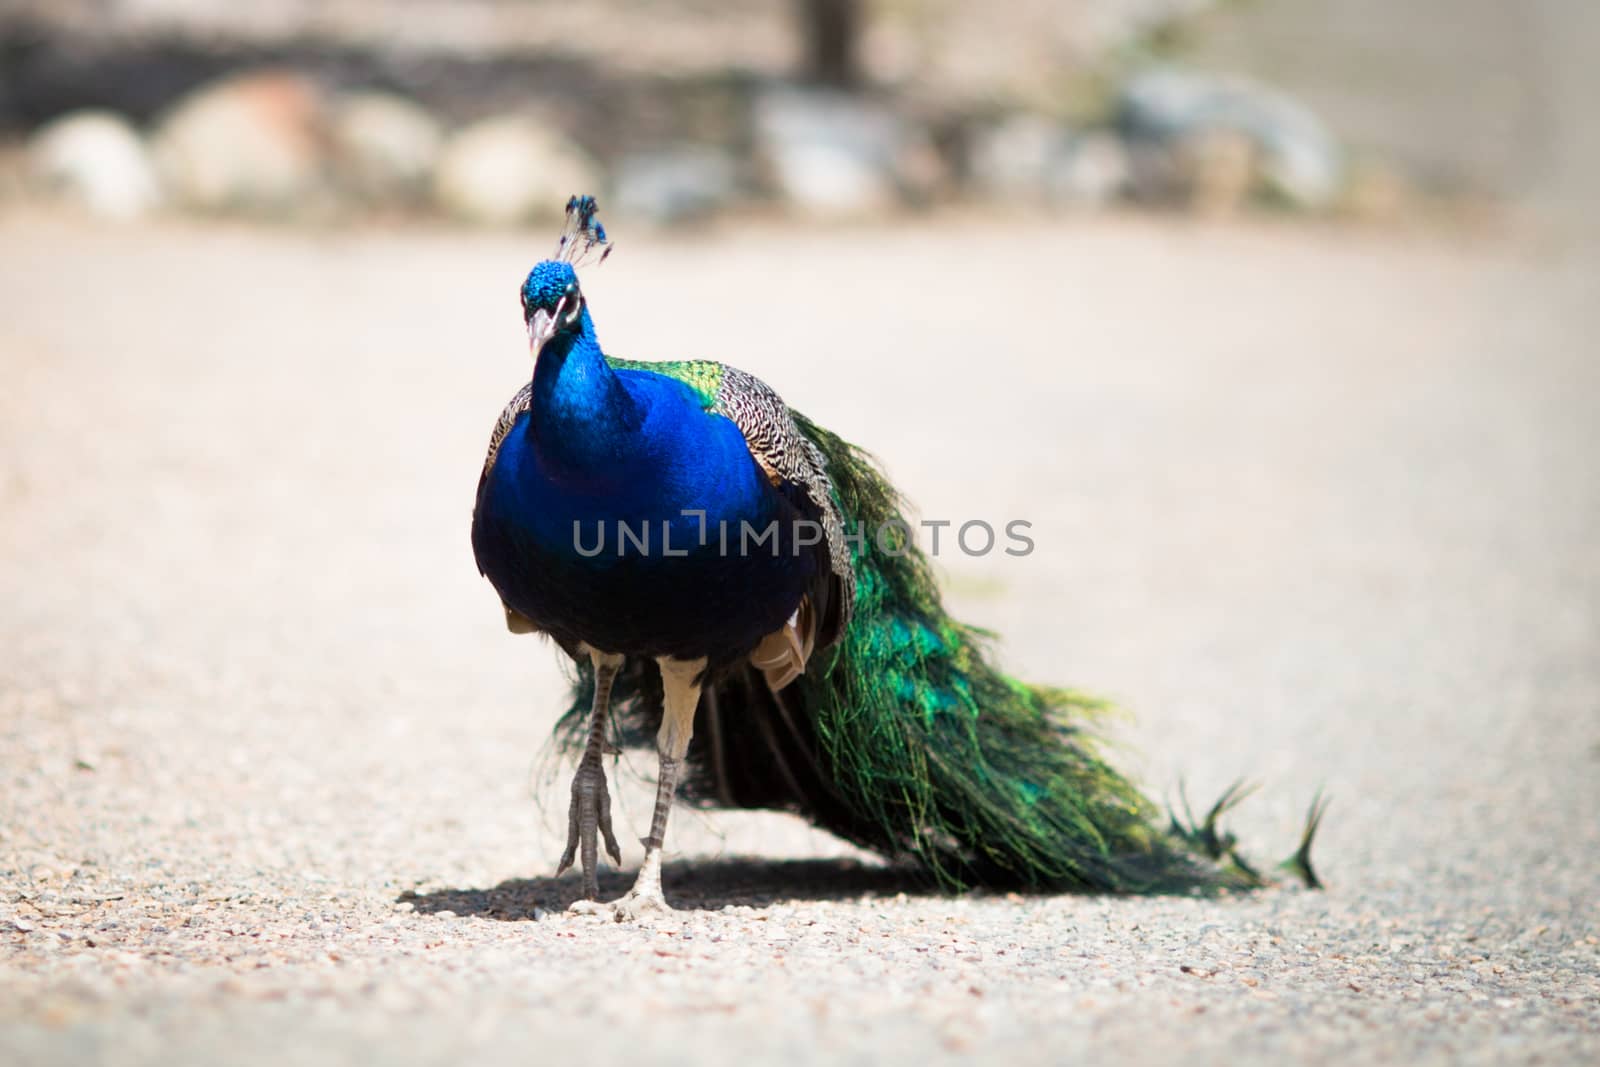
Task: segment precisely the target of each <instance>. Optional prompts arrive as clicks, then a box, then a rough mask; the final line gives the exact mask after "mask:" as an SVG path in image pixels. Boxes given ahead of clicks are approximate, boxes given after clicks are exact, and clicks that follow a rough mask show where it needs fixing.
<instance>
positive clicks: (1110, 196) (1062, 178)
mask: <svg viewBox="0 0 1600 1067" xmlns="http://www.w3.org/2000/svg"><path fill="white" fill-rule="evenodd" d="M968 168H969V171H970V176H971V179H972V182H973V184H974V186H975V187H976V189H977V190H978V191H979V192H981V193H982V194H984V195H986V196H989V197H992V198H996V199H1001V200H1021V201H1026V202H1030V203H1043V204H1051V205H1056V206H1074V207H1100V206H1104V205H1105V204H1107V203H1109V202H1110V201H1112V200H1115V199H1116V198H1117V197H1118V196H1121V195H1122V193H1123V192H1124V191H1125V190H1126V189H1127V186H1128V156H1127V152H1126V151H1125V150H1124V149H1123V147H1122V142H1121V140H1120V139H1118V138H1117V137H1116V136H1115V135H1113V134H1110V133H1104V132H1098V131H1095V132H1081V133H1079V132H1074V131H1073V130H1071V129H1070V128H1068V127H1066V126H1063V125H1062V124H1060V123H1058V122H1055V121H1052V120H1050V119H1047V118H1042V117H1040V116H1036V115H1018V116H1013V117H1011V118H1008V119H1005V120H1003V121H1001V122H999V123H997V124H995V125H994V126H991V127H989V128H988V129H987V130H985V131H983V133H981V134H980V135H979V136H978V137H977V138H975V139H974V141H973V143H972V147H971V152H970V154H969V157H968Z"/></svg>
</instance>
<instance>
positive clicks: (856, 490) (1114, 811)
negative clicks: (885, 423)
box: [557, 413, 1326, 893]
mask: <svg viewBox="0 0 1600 1067" xmlns="http://www.w3.org/2000/svg"><path fill="white" fill-rule="evenodd" d="M794 417H795V421H796V423H797V424H798V426H799V427H800V429H801V431H802V432H803V433H805V434H806V436H807V437H809V438H810V439H811V440H812V441H813V442H815V443H816V444H817V446H818V447H819V448H820V449H821V450H822V452H823V454H824V456H825V457H826V459H827V463H828V471H829V474H830V475H831V477H832V480H833V484H834V489H835V493H836V495H837V500H838V503H839V505H840V508H841V511H842V513H843V514H844V516H845V517H846V520H847V521H848V522H849V523H850V524H852V525H854V524H860V526H859V528H861V529H865V530H869V531H876V530H879V529H883V528H892V527H886V526H885V524H888V523H892V522H895V521H896V520H900V518H901V513H902V505H901V501H900V499H899V498H898V496H897V494H896V493H895V492H894V490H893V488H892V487H891V486H890V485H889V482H888V480H887V479H886V478H885V477H884V476H883V474H882V473H881V472H880V471H879V470H878V469H877V467H876V466H875V465H874V463H873V462H872V460H871V459H870V458H869V457H868V456H867V455H866V454H865V453H864V452H862V451H861V450H860V449H857V448H856V447H855V446H853V445H850V444H849V443H847V442H845V441H843V440H842V439H840V438H839V437H838V436H836V435H835V434H832V433H830V432H828V431H827V430H824V429H822V428H821V427H819V426H817V425H815V424H814V423H812V422H810V421H809V420H807V419H805V418H804V417H802V416H800V415H799V414H798V413H796V414H795V416H794ZM901 547H902V548H903V552H897V553H889V552H884V551H879V550H875V546H874V545H871V544H860V543H858V544H856V545H854V546H853V548H852V552H853V558H854V563H855V568H856V576H857V583H856V597H857V602H856V609H855V615H854V617H853V619H852V621H851V623H850V625H849V627H848V629H847V631H846V633H845V635H844V637H843V638H842V639H841V640H840V642H839V643H838V644H837V645H836V646H835V647H834V648H833V649H831V650H829V652H828V653H826V654H824V656H823V657H821V660H822V661H821V662H819V663H813V664H812V666H811V668H810V669H809V670H808V671H807V673H806V674H805V675H803V676H802V677H801V678H800V679H799V680H797V681H796V682H795V683H794V684H792V685H790V686H788V687H787V688H785V689H783V690H782V691H781V692H779V693H777V694H773V693H772V692H771V691H770V690H769V689H768V687H767V685H766V683H765V681H764V680H763V679H762V677H761V675H760V674H759V673H758V672H757V671H756V670H755V668H753V667H749V666H741V667H740V668H738V669H736V670H734V671H733V672H732V673H730V674H728V675H727V676H725V677H722V678H720V679H715V680H713V681H712V682H711V683H708V684H707V686H706V688H705V691H704V693H703V696H702V699H701V704H700V707H699V710H698V712H697V713H696V718H695V743H694V745H693V746H692V747H691V749H690V753H689V763H688V766H687V767H686V769H685V771H686V773H685V775H684V778H683V780H682V783H681V787H680V795H682V796H684V797H685V798H687V799H689V800H691V801H693V802H697V803H700V804H702V805H705V806H710V807H732V808H767V809H778V810H787V811H793V812H795V813H797V814H800V815H802V816H804V817H805V818H807V819H809V820H810V821H811V822H813V823H815V824H816V825H818V826H820V827H822V828H823V829H826V830H828V831H830V832H832V833H834V834H836V835H838V836H839V837H842V838H845V839H846V840H849V841H852V842H854V843H856V844H858V845H861V846H863V847H866V848H869V849H872V850H873V851H876V852H879V853H882V854H884V855H886V856H888V857H890V858H891V859H899V860H910V861H914V862H915V863H917V864H919V865H920V866H921V867H922V868H923V869H924V870H926V871H927V872H928V873H929V874H930V875H931V876H932V877H933V878H934V879H935V880H937V881H938V882H939V883H940V884H942V885H944V886H946V887H949V888H965V887H969V886H974V885H986V886H992V887H1029V888H1038V889H1075V890H1089V891H1105V892H1126V893H1173V892H1188V891H1195V890H1199V891H1210V890H1219V889H1231V888H1238V889H1245V888H1254V887H1257V886H1261V885H1264V884H1267V883H1268V882H1269V881H1270V880H1271V879H1270V878H1269V877H1267V876H1266V875H1263V874H1262V873H1261V872H1260V871H1258V870H1257V869H1256V868H1255V867H1253V866H1252V865H1251V864H1249V863H1248V862H1247V861H1246V860H1244V859H1243V857H1241V856H1240V854H1239V852H1238V850H1237V847H1236V841H1235V839H1234V837H1233V835H1231V834H1228V833H1226V832H1224V831H1222V830H1221V829H1220V828H1219V825H1218V824H1219V820H1220V818H1221V816H1222V815H1223V814H1225V813H1226V812H1227V811H1228V810H1229V809H1230V808H1232V807H1233V806H1234V805H1236V804H1237V803H1238V802H1239V801H1240V800H1242V799H1243V798H1244V797H1245V795H1247V794H1248V792H1249V790H1248V789H1245V788H1243V787H1241V786H1238V785H1236V786H1235V787H1233V788H1231V789H1229V790H1228V791H1227V793H1225V794H1224V796H1223V797H1222V798H1221V799H1220V800H1219V801H1218V802H1217V804H1216V805H1215V806H1214V807H1213V808H1212V809H1211V810H1210V811H1209V812H1208V813H1207V815H1206V816H1205V817H1204V818H1203V819H1201V820H1199V821H1196V820H1195V819H1194V818H1193V817H1192V816H1190V815H1188V812H1187V805H1185V809H1186V810H1185V819H1183V820H1180V819H1179V818H1178V816H1177V815H1176V813H1172V814H1171V816H1170V819H1169V820H1168V821H1167V823H1166V825H1163V821H1162V818H1161V813H1160V810H1159V809H1158V808H1157V807H1156V805H1154V804H1153V803H1152V802H1151V801H1149V800H1148V799H1147V798H1146V797H1145V796H1144V795H1143V794H1142V793H1141V792H1140V791H1139V790H1138V789H1137V788H1136V787H1135V786H1134V785H1133V784H1132V783H1131V782H1129V781H1128V780H1127V779H1126V778H1124V777H1123V776H1122V775H1121V774H1119V773H1118V772H1117V771H1116V770H1115V769H1113V768H1112V767H1111V766H1110V765H1109V764H1108V763H1106V762H1105V760H1104V759H1102V758H1101V756H1100V755H1099V753H1098V751H1097V748H1098V746H1097V743H1096V739H1095V737H1094V736H1093V733H1092V729H1093V727H1094V725H1095V724H1096V722H1097V720H1099V719H1100V718H1101V717H1102V715H1103V713H1104V712H1105V711H1106V706H1105V705H1104V704H1103V703H1102V702H1101V701H1098V700H1096V699H1094V698H1092V697H1088V696H1085V695H1084V694H1081V693H1078V692H1074V691H1071V690H1066V689H1056V688H1049V687H1043V686H1031V685H1026V684H1023V683H1022V682H1019V681H1017V680H1015V679H1012V678H1010V677H1007V676H1006V675H1005V674H1002V673H1001V672H1000V671H999V670H997V669H996V668H995V667H994V666H993V665H992V663H991V662H990V657H989V654H988V650H987V648H986V640H987V636H988V635H986V634H985V633H983V632H982V631H980V630H977V629H975V628H972V627H968V626H964V625H962V624H961V623H958V622H956V621H955V620H953V619H951V618H950V617H949V616H948V615H947V614H945V612H944V609H943V607H942V605H941V603H940V598H939V594H938V589H937V586H936V584H935V582H934V579H933V575H932V572H931V569H930V567H929V565H928V561H927V559H926V557H925V556H924V555H923V554H922V553H921V552H920V551H919V550H918V549H917V548H916V547H915V545H914V544H910V543H909V542H908V543H905V544H903V545H902V546H901ZM592 685H593V675H592V672H591V670H590V668H589V667H588V665H587V663H584V664H583V665H581V666H580V668H579V677H578V684H577V687H576V692H575V693H574V698H573V703H572V707H571V709H570V710H569V711H568V712H567V714H566V715H565V716H563V718H562V720H561V722H560V724H559V725H558V727H557V736H558V738H559V739H560V740H561V742H562V745H563V747H564V748H581V747H582V744H583V740H584V737H585V734H586V732H587V730H586V727H587V719H588V710H589V704H590V696H591V690H592ZM612 699H613V709H614V714H615V717H616V722H617V724H618V729H619V733H620V737H621V741H622V743H623V744H624V745H627V746H629V747H633V746H638V747H646V746H650V745H652V744H653V739H654V736H655V731H656V730H657V729H658V727H659V725H660V720H661V682H660V676H659V674H657V672H656V670H655V667H654V665H653V664H651V663H649V662H647V661H640V662H637V663H630V665H629V666H628V667H627V669H625V671H624V672H623V673H622V674H621V675H620V676H619V677H618V679H617V681H616V684H615V688H614V689H613V698H612ZM1325 809H1326V804H1325V802H1324V800H1323V799H1322V798H1321V797H1320V795H1319V797H1318V798H1317V799H1315V800H1314V801H1313V803H1312V807H1311V811H1310V813H1309V814H1308V816H1307V821H1306V827H1305V831H1304V833H1303V836H1302V839H1301V842H1300V847H1299V849H1298V851H1297V852H1296V853H1295V855H1294V856H1293V857H1291V858H1290V859H1289V860H1287V861H1285V863H1284V864H1282V865H1280V866H1282V867H1284V868H1287V869H1289V870H1290V871H1291V872H1292V873H1294V874H1296V875H1298V876H1299V877H1300V878H1301V879H1302V880H1303V881H1304V882H1305V883H1306V884H1307V885H1310V886H1313V887H1315V886H1319V885H1320V883H1319V881H1318V879H1317V877H1316V875H1315V873H1314V872H1313V870H1312V867H1311V858H1310V856H1311V845H1312V841H1313V839H1314V837H1315V835H1316V831H1317V827H1318V825H1319V824H1320V822H1321V818H1322V814H1323V812H1324V811H1325Z"/></svg>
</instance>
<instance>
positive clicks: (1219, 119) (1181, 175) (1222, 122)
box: [1118, 69, 1345, 209]
mask: <svg viewBox="0 0 1600 1067" xmlns="http://www.w3.org/2000/svg"><path fill="white" fill-rule="evenodd" d="M1118 114H1119V123H1120V124H1121V126H1122V128H1123V130H1124V131H1125V132H1126V133H1127V135H1128V137H1129V139H1130V140H1131V141H1133V142H1135V144H1136V145H1137V146H1138V147H1139V152H1138V153H1136V154H1140V155H1143V156H1144V157H1145V158H1144V159H1142V160H1136V164H1135V167H1134V172H1135V180H1136V184H1137V185H1138V186H1139V191H1140V192H1141V194H1142V195H1146V196H1148V197H1151V198H1165V197H1168V196H1171V195H1173V194H1174V193H1178V194H1180V195H1191V194H1192V193H1193V192H1194V185H1195V181H1196V179H1197V177H1198V176H1196V175H1194V174H1192V173H1189V172H1188V171H1187V166H1188V163H1189V162H1191V161H1193V160H1197V159H1209V158H1211V156H1212V154H1213V150H1214V149H1215V148H1216V147H1217V146H1218V145H1220V144H1222V143H1223V141H1222V140H1221V139H1220V138H1218V137H1217V136H1216V135H1217V134H1218V133H1219V131H1220V132H1221V133H1223V134H1232V135H1237V136H1238V137H1242V138H1247V139H1248V140H1249V142H1250V143H1251V145H1252V148H1253V155H1254V156H1255V157H1256V158H1257V159H1258V161H1259V178H1260V181H1261V182H1262V188H1263V189H1264V191H1266V192H1269V193H1271V194H1272V195H1274V196H1276V197H1278V198H1280V199H1281V200H1282V201H1284V202H1285V203H1288V204H1290V205H1292V206H1295V207H1300V208H1306V209H1321V208H1326V207H1329V206H1331V205H1333V203H1334V202H1335V201H1336V200H1337V198H1338V196H1339V193H1340V190H1341V186H1342V184H1343V181H1344V170H1345V165H1344V153H1343V151H1342V149H1341V148H1340V146H1339V143H1338V141H1337V140H1336V139H1335V138H1334V137H1333V135H1332V133H1330V132H1329V131H1328V128H1327V127H1326V126H1325V125H1324V124H1323V123H1322V121H1321V120H1320V119H1319V118H1318V117H1317V116H1316V115H1315V114H1313V113H1312V112H1311V111H1310V110H1309V109H1307V108H1306V107H1305V106H1304V105H1302V104H1301V103H1299V102H1298V101H1296V100H1294V99H1293V98H1291V97H1289V96H1287V95H1286V94H1284V93H1280V92H1276V91H1274V90H1272V89H1268V88H1266V87H1265V86H1262V85H1259V84H1257V83H1255V82H1252V81H1249V80H1247V79H1244V78H1237V77H1230V76H1224V75H1210V74H1197V73H1191V72H1187V71H1179V70H1172V69H1158V70H1151V71H1146V72H1144V73H1143V74H1139V75H1137V76H1135V77H1134V78H1132V79H1131V80H1130V81H1129V82H1128V83H1127V84H1126V85H1125V86H1124V87H1123V89H1122V93H1121V97H1120V100H1119V104H1118ZM1208 142H1209V144H1208ZM1197 145H1198V146H1199V147H1196V146H1197ZM1152 150H1155V151H1161V150H1166V151H1168V152H1170V153H1173V154H1174V155H1176V156H1177V159H1176V161H1175V165H1173V164H1174V161H1171V160H1169V161H1167V163H1166V164H1165V165H1163V164H1162V163H1161V162H1159V161H1157V160H1155V159H1154V158H1152ZM1229 151H1234V149H1230V150H1229ZM1235 154H1237V153H1236V152H1235Z"/></svg>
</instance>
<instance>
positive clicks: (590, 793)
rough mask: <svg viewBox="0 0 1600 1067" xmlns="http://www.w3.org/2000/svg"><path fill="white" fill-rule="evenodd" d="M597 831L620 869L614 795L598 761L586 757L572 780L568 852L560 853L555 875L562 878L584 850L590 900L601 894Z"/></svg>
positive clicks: (585, 890)
mask: <svg viewBox="0 0 1600 1067" xmlns="http://www.w3.org/2000/svg"><path fill="white" fill-rule="evenodd" d="M597 830H598V831H599V833H600V834H602V835H604V837H605V841H606V852H607V854H608V855H610V857H611V862H612V863H614V864H617V865H618V866H620V865H621V864H622V850H621V849H620V848H618V847H617V838H616V835H615V834H613V833H612V832H611V794H610V792H609V791H607V789H606V772H605V770H604V768H602V767H601V766H600V760H599V759H598V758H596V759H593V760H591V759H589V758H588V757H587V756H586V757H585V758H584V760H583V762H582V763H580V764H578V773H577V774H576V775H574V776H573V778H572V804H571V806H570V807H568V808H567V850H566V851H565V852H563V853H562V854H561V862H560V864H558V865H557V867H556V876H557V877H560V876H561V875H562V874H563V873H564V872H565V871H566V869H567V868H568V867H571V866H572V859H573V856H574V855H575V854H578V853H580V851H581V854H582V858H583V895H584V896H585V897H586V898H587V899H588V901H593V900H594V898H595V897H597V896H599V895H600V879H599V876H598V874H597V873H596V871H597V868H598V867H599V866H600V857H599V855H598V851H599V850H598V848H597V847H596V846H597V842H596V840H595V836H596V831H597Z"/></svg>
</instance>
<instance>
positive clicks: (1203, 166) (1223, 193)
mask: <svg viewBox="0 0 1600 1067" xmlns="http://www.w3.org/2000/svg"><path fill="white" fill-rule="evenodd" d="M1178 169H1179V172H1180V173H1181V174H1182V176H1183V184H1184V190H1183V193H1184V197H1185V201H1186V203H1187V206H1188V207H1189V209H1190V210H1191V211H1194V212H1197V213H1198V214H1201V215H1213V216H1223V215H1232V214H1236V213H1237V212H1238V211H1240V210H1241V209H1243V208H1244V207H1245V206H1246V205H1247V204H1248V202H1249V200H1250V197H1251V196H1252V195H1253V194H1254V193H1255V191H1256V189H1257V182H1258V180H1259V178H1260V169H1259V167H1258V153H1257V150H1256V145H1255V142H1254V141H1252V140H1251V139H1250V138H1249V136H1247V135H1246V134H1243V133H1241V132H1239V131H1238V130H1231V129H1224V128H1214V129H1202V130H1199V131H1197V132H1195V133H1193V134H1191V135H1190V136H1188V137H1186V138H1184V139H1183V141H1181V142H1180V143H1179V145H1178Z"/></svg>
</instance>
